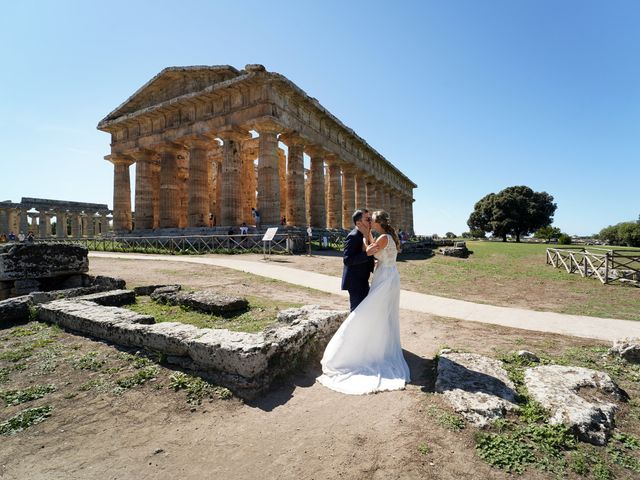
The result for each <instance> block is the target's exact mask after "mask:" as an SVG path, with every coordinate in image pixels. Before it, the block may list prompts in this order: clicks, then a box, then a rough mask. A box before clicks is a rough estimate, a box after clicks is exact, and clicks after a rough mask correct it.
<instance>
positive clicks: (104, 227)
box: [100, 213, 109, 237]
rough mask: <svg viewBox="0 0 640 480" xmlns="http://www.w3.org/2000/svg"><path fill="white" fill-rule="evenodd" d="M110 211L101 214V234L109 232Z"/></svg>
mask: <svg viewBox="0 0 640 480" xmlns="http://www.w3.org/2000/svg"><path fill="white" fill-rule="evenodd" d="M108 215H109V214H108V213H102V214H101V215H100V235H102V236H103V237H104V236H105V235H106V234H107V233H109V217H108Z"/></svg>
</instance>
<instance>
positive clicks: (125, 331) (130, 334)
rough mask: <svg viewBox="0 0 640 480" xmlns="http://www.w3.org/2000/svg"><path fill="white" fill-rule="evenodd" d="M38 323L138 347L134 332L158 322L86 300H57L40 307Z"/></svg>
mask: <svg viewBox="0 0 640 480" xmlns="http://www.w3.org/2000/svg"><path fill="white" fill-rule="evenodd" d="M38 319H40V320H43V321H46V322H51V323H56V324H58V325H60V326H62V327H65V328H68V329H70V330H75V331H77V332H82V333H86V334H88V335H91V336H94V337H97V338H101V339H103V340H108V341H110V342H114V343H117V344H120V345H125V346H137V344H136V343H135V340H136V336H135V335H134V332H139V331H140V330H144V329H145V328H146V327H144V325H148V324H152V323H154V322H155V320H154V318H153V317H151V316H149V315H141V314H139V313H136V312H133V311H131V310H127V309H124V308H118V307H103V306H102V305H97V304H95V303H93V302H88V301H83V300H55V301H53V302H50V303H46V304H44V305H41V306H40V309H39V311H38Z"/></svg>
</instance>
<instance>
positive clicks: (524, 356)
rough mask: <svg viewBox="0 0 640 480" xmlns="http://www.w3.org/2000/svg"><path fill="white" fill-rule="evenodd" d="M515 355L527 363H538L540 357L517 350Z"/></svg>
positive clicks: (526, 351)
mask: <svg viewBox="0 0 640 480" xmlns="http://www.w3.org/2000/svg"><path fill="white" fill-rule="evenodd" d="M516 355H517V356H518V357H519V358H521V359H522V360H526V361H527V362H531V363H540V357H538V356H537V355H536V354H535V353H533V352H530V351H528V350H519V351H518V352H516Z"/></svg>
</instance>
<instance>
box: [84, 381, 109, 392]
mask: <svg viewBox="0 0 640 480" xmlns="http://www.w3.org/2000/svg"><path fill="white" fill-rule="evenodd" d="M103 385H104V380H102V379H101V378H96V379H94V380H89V381H88V382H85V383H83V384H82V385H80V386H79V387H78V390H80V391H81V392H87V391H89V390H93V389H94V388H95V389H97V388H100V387H102V386H103Z"/></svg>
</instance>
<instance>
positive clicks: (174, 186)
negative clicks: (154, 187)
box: [114, 143, 183, 228]
mask: <svg viewBox="0 0 640 480" xmlns="http://www.w3.org/2000/svg"><path fill="white" fill-rule="evenodd" d="M157 151H158V152H159V153H160V198H159V204H160V215H159V216H160V220H159V222H158V226H159V228H178V227H179V225H180V186H179V182H180V181H179V179H178V155H179V154H180V153H182V151H183V147H182V146H180V145H177V144H175V143H163V144H160V145H159V146H158V147H157ZM114 227H115V212H114Z"/></svg>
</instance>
